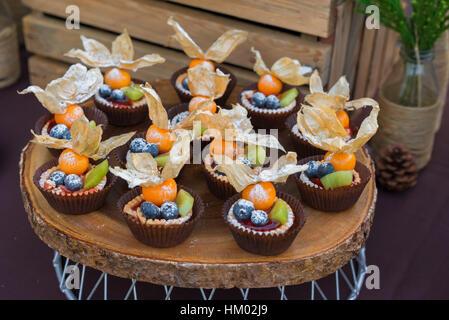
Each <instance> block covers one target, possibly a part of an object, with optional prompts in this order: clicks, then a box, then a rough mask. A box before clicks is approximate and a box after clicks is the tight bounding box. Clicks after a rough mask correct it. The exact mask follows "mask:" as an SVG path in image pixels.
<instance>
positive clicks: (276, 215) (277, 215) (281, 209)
mask: <svg viewBox="0 0 449 320" xmlns="http://www.w3.org/2000/svg"><path fill="white" fill-rule="evenodd" d="M270 218H271V220H276V221H278V222H279V223H280V224H285V223H287V221H288V209H287V203H286V202H285V201H284V200H282V199H278V200H277V201H276V203H275V204H274V206H273V209H271V212H270Z"/></svg>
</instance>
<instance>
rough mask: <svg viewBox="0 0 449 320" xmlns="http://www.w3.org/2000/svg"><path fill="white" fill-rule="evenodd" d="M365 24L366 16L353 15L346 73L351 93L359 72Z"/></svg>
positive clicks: (354, 13) (355, 13)
mask: <svg viewBox="0 0 449 320" xmlns="http://www.w3.org/2000/svg"><path fill="white" fill-rule="evenodd" d="M364 22H365V16H364V15H362V14H360V13H357V12H353V13H352V20H351V29H350V31H349V40H348V49H347V52H346V61H345V71H344V74H345V75H346V78H347V79H348V82H349V85H350V88H351V92H353V90H354V86H355V76H356V72H357V64H358V62H359V53H360V47H361V44H362V35H363V27H364V25H365V24H364Z"/></svg>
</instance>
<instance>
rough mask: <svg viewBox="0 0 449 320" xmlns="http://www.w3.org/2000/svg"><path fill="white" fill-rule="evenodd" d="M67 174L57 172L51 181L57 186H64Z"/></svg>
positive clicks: (53, 174) (51, 177)
mask: <svg viewBox="0 0 449 320" xmlns="http://www.w3.org/2000/svg"><path fill="white" fill-rule="evenodd" d="M65 176H66V174H65V173H64V172H62V171H55V172H53V173H52V174H51V175H50V180H51V181H53V182H54V183H55V185H56V186H60V185H61V184H64V179H65Z"/></svg>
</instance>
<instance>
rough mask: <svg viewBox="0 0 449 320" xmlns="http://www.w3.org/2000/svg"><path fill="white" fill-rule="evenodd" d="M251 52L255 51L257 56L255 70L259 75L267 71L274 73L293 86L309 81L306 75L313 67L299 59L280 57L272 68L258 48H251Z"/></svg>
mask: <svg viewBox="0 0 449 320" xmlns="http://www.w3.org/2000/svg"><path fill="white" fill-rule="evenodd" d="M251 52H253V53H254V55H255V58H256V62H255V63H254V67H253V70H254V72H256V73H257V74H258V75H259V76H263V75H264V74H267V73H268V74H272V75H274V76H275V77H277V78H278V79H279V80H281V81H282V82H284V83H286V84H289V85H291V86H301V85H304V84H307V83H309V77H307V76H306V75H307V74H308V73H310V72H312V68H311V67H308V66H303V65H301V63H300V62H299V61H298V60H296V59H291V58H288V57H283V58H280V59H278V60H277V61H276V62H275V63H273V65H272V66H271V70H270V69H268V67H267V66H266V64H265V62H264V61H263V59H262V56H261V55H260V52H259V51H258V50H256V49H254V48H251Z"/></svg>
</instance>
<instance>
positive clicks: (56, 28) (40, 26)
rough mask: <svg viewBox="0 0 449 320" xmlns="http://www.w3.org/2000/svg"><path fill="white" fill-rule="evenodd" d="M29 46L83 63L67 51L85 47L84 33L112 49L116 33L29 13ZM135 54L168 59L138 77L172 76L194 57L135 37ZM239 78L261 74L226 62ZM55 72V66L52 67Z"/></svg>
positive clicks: (246, 79) (244, 79)
mask: <svg viewBox="0 0 449 320" xmlns="http://www.w3.org/2000/svg"><path fill="white" fill-rule="evenodd" d="M23 30H24V35H25V45H26V48H27V50H28V51H30V52H33V53H35V54H38V55H40V56H41V57H47V58H51V59H55V60H59V61H62V62H66V63H70V64H72V63H76V62H80V60H78V59H74V58H69V57H65V56H64V53H66V52H68V51H69V50H70V49H72V48H82V43H81V39H80V35H84V36H86V37H88V38H94V39H97V40H98V41H100V42H102V43H103V44H105V45H106V46H107V47H108V48H110V46H111V43H112V41H113V40H114V39H115V37H116V34H114V33H111V32H107V31H103V30H99V29H96V28H92V27H87V26H83V27H82V28H81V29H79V30H68V29H67V28H66V27H65V24H64V22H63V21H61V20H60V19H57V18H52V17H48V16H44V15H43V14H42V13H37V12H35V13H33V14H29V15H27V16H26V17H24V19H23ZM133 45H134V50H135V56H136V57H140V56H143V55H145V54H149V53H158V54H160V55H161V56H162V57H164V58H165V60H166V61H165V63H162V64H156V65H154V66H152V67H148V68H142V69H139V70H138V71H137V72H132V71H131V74H132V76H133V77H135V78H137V79H146V80H157V79H168V78H170V76H171V75H172V74H173V73H174V72H175V71H177V70H179V69H181V68H184V67H186V66H187V65H188V64H189V63H190V60H191V59H190V58H189V57H187V56H186V55H185V54H184V53H183V52H179V51H176V50H171V49H168V48H164V47H161V46H157V45H154V44H150V43H147V42H143V41H139V40H133ZM225 66H226V68H228V69H229V70H230V71H231V72H233V73H234V75H235V76H236V77H237V78H238V80H239V82H240V83H241V84H243V85H244V84H249V83H251V82H254V81H257V74H256V73H255V72H253V71H252V70H248V69H244V68H241V67H236V66H231V65H229V64H226V65H225ZM48 69H49V71H50V72H51V68H48Z"/></svg>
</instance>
